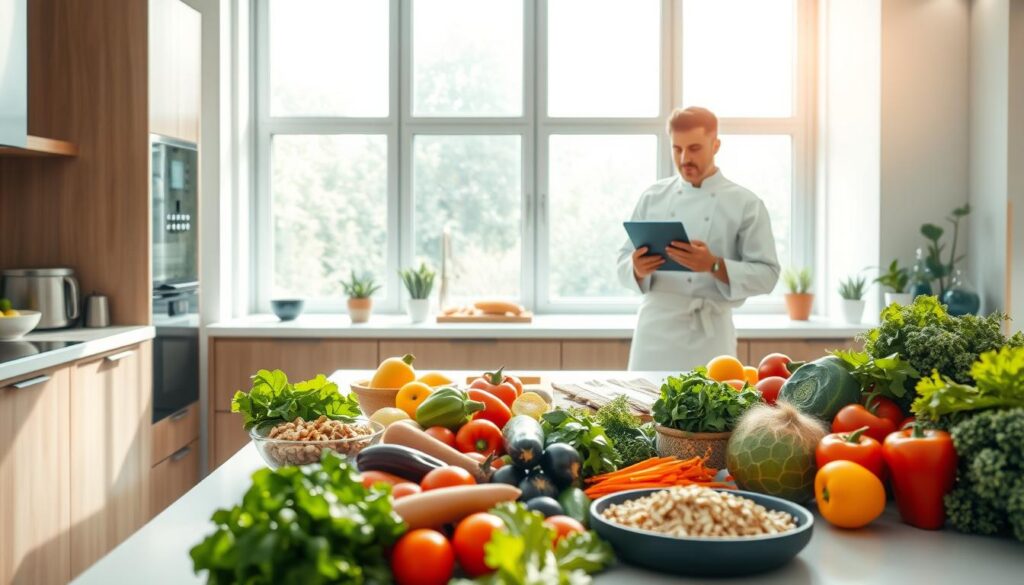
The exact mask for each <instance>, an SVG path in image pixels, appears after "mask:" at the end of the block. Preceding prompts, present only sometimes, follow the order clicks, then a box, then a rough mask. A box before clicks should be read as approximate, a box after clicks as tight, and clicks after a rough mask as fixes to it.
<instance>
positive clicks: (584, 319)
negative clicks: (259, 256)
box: [204, 314, 871, 339]
mask: <svg viewBox="0 0 1024 585" xmlns="http://www.w3.org/2000/svg"><path fill="white" fill-rule="evenodd" d="M733 320H734V322H735V324H736V333H737V336H738V337H739V338H740V339H849V338H852V337H855V336H856V335H858V334H860V333H863V332H864V331H866V330H867V329H868V328H870V327H871V325H870V324H864V325H849V324H847V323H840V322H835V321H829V320H826V319H823V318H815V319H813V320H811V321H791V320H789V318H788V317H786V316H785V315H744V314H739V315H735V316H734V317H733ZM635 327H636V315H621V314H620V315H536V316H534V318H533V323H444V324H440V323H436V322H434V321H433V320H430V321H427V322H426V323H417V324H413V323H410V322H409V317H408V316H406V315H373V316H372V317H371V318H370V322H369V323H363V324H359V325H353V324H352V323H351V322H350V321H349V318H348V317H347V316H345V315H328V314H306V315H302V316H300V317H299V318H298V319H296V320H295V321H280V320H278V318H277V317H275V316H273V315H251V316H248V317H242V318H239V319H234V320H231V321H224V322H220V323H213V324H210V325H207V326H206V327H205V328H204V329H205V331H206V332H207V335H209V336H211V337H288V338H327V337H336V338H361V339H367V338H373V339H389V338H409V339H417V338H436V339H445V338H447V339H452V338H487V339H493V338H501V339H632V338H633V329H634V328H635Z"/></svg>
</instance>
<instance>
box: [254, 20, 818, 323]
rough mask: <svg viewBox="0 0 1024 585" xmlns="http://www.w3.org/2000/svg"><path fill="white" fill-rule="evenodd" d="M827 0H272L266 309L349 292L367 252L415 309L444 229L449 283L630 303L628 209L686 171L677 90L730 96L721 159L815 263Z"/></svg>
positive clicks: (262, 118) (798, 257) (594, 306)
mask: <svg viewBox="0 0 1024 585" xmlns="http://www.w3.org/2000/svg"><path fill="white" fill-rule="evenodd" d="M813 8H814V3H813V0H390V1H389V0H345V1H339V0H257V2H256V11H255V12H256V18H255V23H254V26H255V34H254V39H255V43H254V46H255V50H256V61H255V89H256V92H255V106H256V107H255V112H256V124H255V127H256V147H257V159H256V160H257V163H258V164H256V165H255V167H256V170H255V183H256V197H255V205H254V206H253V207H254V212H255V213H254V217H255V221H256V227H255V229H253V230H251V231H252V234H253V247H252V249H253V250H254V254H253V257H252V268H253V269H252V274H253V275H254V282H253V287H252V290H253V291H254V294H253V298H252V302H253V305H254V307H253V308H254V309H256V310H260V311H265V310H267V309H268V308H269V300H270V299H271V298H273V297H278V296H295V295H300V296H304V297H306V298H307V299H309V303H308V306H309V308H310V310H313V311H317V310H319V311H340V310H342V307H343V306H344V300H345V299H344V298H343V293H342V290H341V286H340V281H341V280H342V279H344V278H347V276H348V275H349V274H350V272H351V271H353V270H354V271H356V272H357V273H364V272H371V273H373V274H374V275H375V276H376V278H377V280H378V282H380V283H381V284H382V285H383V288H382V289H381V291H380V292H379V293H378V296H377V299H376V305H377V308H378V310H380V311H382V312H399V311H400V310H401V308H402V303H403V299H404V298H405V296H406V295H405V291H404V290H403V289H402V287H401V284H400V281H399V278H398V273H397V272H398V270H399V269H400V268H404V267H409V266H414V265H418V264H419V262H421V261H424V260H425V261H427V262H429V263H430V264H431V265H433V267H434V268H436V269H438V268H439V267H440V264H441V241H442V232H443V230H445V228H446V227H447V228H448V229H449V230H450V233H451V238H452V245H451V249H452V260H453V264H454V269H453V272H452V274H451V281H450V297H449V298H450V301H451V302H455V303H457V302H461V301H465V300H469V299H473V298H480V297H500V298H509V299H516V300H519V301H520V302H522V303H523V304H525V305H527V306H528V307H530V308H532V309H534V310H535V311H538V312H631V311H633V310H634V309H635V305H636V303H637V302H638V297H637V295H633V294H631V293H630V292H628V291H627V290H625V289H623V288H622V287H621V286H620V285H619V284H618V281H617V278H616V276H615V264H616V260H617V251H618V248H619V246H620V245H621V244H622V242H623V241H624V240H625V234H624V232H623V229H622V221H623V220H624V219H626V218H628V216H629V214H630V213H631V211H632V208H633V205H634V204H635V203H636V201H637V199H638V197H639V195H640V193H641V192H642V191H643V189H644V188H645V187H647V186H648V185H650V184H651V183H653V182H654V181H656V180H657V179H659V178H662V177H668V176H671V175H672V174H674V173H675V170H674V168H673V166H672V160H671V148H670V145H669V142H668V138H667V136H666V134H665V130H664V126H665V119H666V117H667V116H668V113H669V112H670V111H671V109H672V107H673V105H676V104H687V105H689V104H698V105H704V106H706V107H708V108H710V109H712V110H713V111H715V112H716V113H717V114H718V115H719V119H720V134H721V137H722V149H721V151H720V153H719V156H718V163H719V166H720V167H721V168H722V170H723V173H725V174H726V176H728V177H730V178H731V179H733V180H735V181H736V182H738V183H740V184H741V185H744V186H746V187H749V188H750V189H752V190H753V191H754V192H755V193H757V194H758V195H759V196H760V197H761V198H762V199H763V200H764V201H765V203H766V205H767V207H768V209H769V211H770V212H771V215H772V221H773V228H774V230H775V235H776V240H777V243H778V249H779V256H780V260H781V261H782V263H783V264H784V265H812V264H813V249H814V248H813V222H814V217H815V216H814V198H813V174H812V168H813V157H812V152H813V148H812V127H813V125H812V123H811V122H812V120H813V112H812V106H813V103H812V102H813V100H812V96H813V88H812V80H811V78H812V75H811V68H812V67H813V59H810V58H809V57H808V55H811V54H813V49H812V46H811V42H812V40H813V38H812V37H813V35H812V34H811V31H812V30H813V20H814V15H813ZM435 295H436V291H435ZM779 300H780V299H779V298H778V297H777V296H776V295H772V296H768V297H762V298H757V299H751V301H750V302H749V303H748V305H747V309H748V310H751V311H775V310H780V309H781V303H780V302H779Z"/></svg>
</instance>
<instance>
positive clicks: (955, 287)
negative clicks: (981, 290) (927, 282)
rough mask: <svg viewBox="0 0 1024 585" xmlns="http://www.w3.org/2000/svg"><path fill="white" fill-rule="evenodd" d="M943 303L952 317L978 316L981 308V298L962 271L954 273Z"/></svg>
mask: <svg viewBox="0 0 1024 585" xmlns="http://www.w3.org/2000/svg"><path fill="white" fill-rule="evenodd" d="M942 302H943V304H945V305H946V308H947V310H948V311H949V314H950V315H954V316H957V317H959V316H961V315H976V314H978V309H980V308H981V297H979V296H978V293H977V292H976V291H975V290H974V287H973V286H971V283H970V281H968V280H967V276H966V275H965V274H964V272H963V271H962V270H960V269H957V270H955V271H954V272H953V279H952V280H951V281H950V283H949V288H948V289H946V292H945V293H944V294H943V295H942Z"/></svg>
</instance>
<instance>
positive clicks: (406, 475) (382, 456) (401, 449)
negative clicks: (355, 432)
mask: <svg viewBox="0 0 1024 585" xmlns="http://www.w3.org/2000/svg"><path fill="white" fill-rule="evenodd" d="M444 466H445V463H444V462H443V461H441V460H440V459H438V458H436V457H432V456H430V455H427V454H426V453H424V452H422V451H417V450H416V449H412V448H409V447H406V446H404V445H386V444H380V445H370V446H369V447H367V448H365V449H363V450H362V451H360V452H359V454H358V455H356V467H357V468H358V469H359V471H384V472H387V473H390V474H393V475H397V476H398V477H401V478H402V479H407V480H409V481H412V482H416V483H419V482H420V481H422V480H423V477H424V476H425V475H427V474H428V473H430V472H431V471H433V470H434V469H438V468H439V467H444Z"/></svg>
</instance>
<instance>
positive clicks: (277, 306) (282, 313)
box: [270, 299, 305, 321]
mask: <svg viewBox="0 0 1024 585" xmlns="http://www.w3.org/2000/svg"><path fill="white" fill-rule="evenodd" d="M303 304H305V301H303V300H302V299H275V300H272V301H270V310H272V311H274V314H275V315H277V318H278V319H280V320H282V321H292V320H293V319H295V318H296V317H298V316H299V315H301V314H302V306H303Z"/></svg>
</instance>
